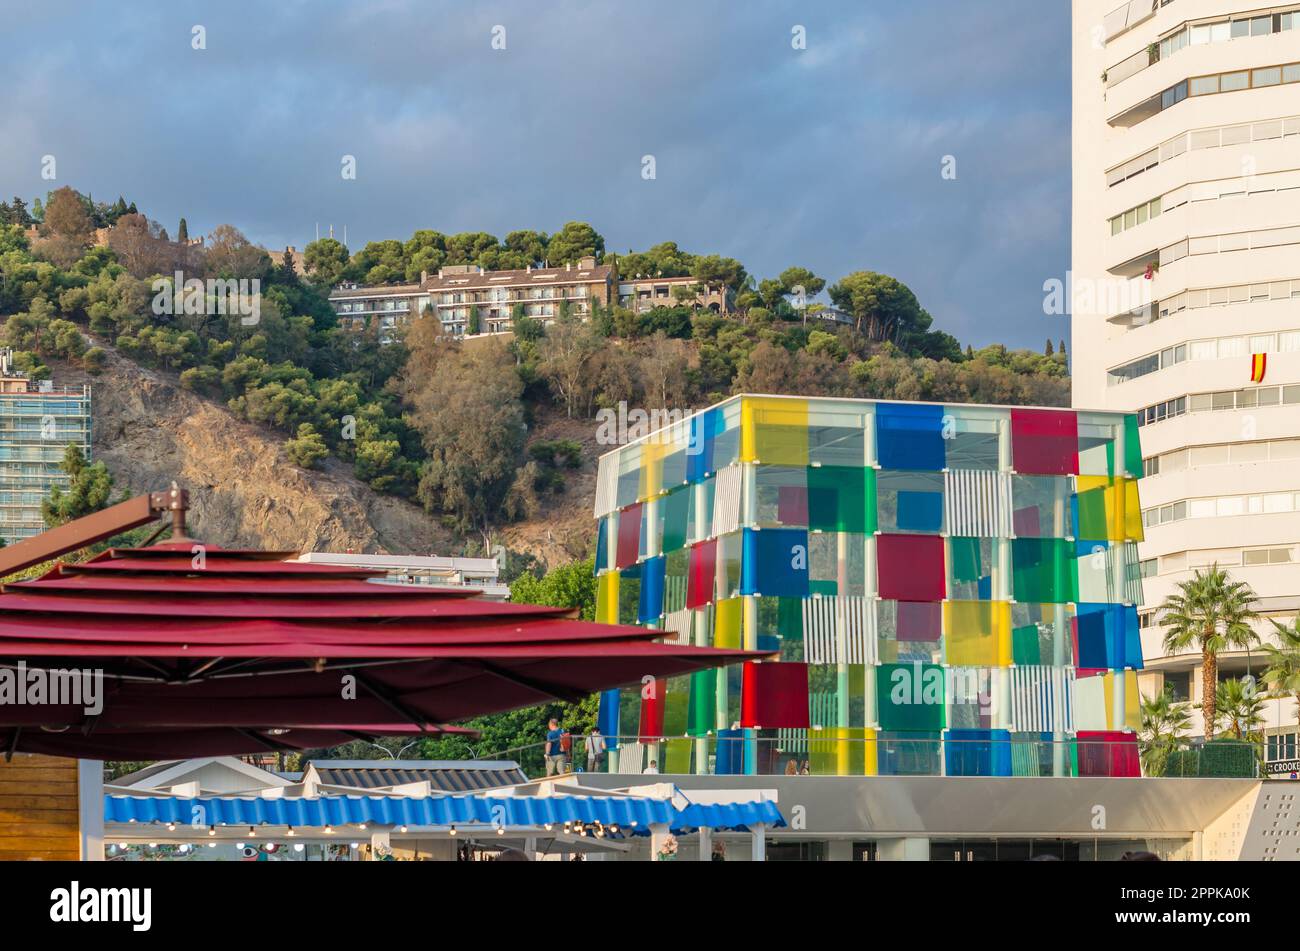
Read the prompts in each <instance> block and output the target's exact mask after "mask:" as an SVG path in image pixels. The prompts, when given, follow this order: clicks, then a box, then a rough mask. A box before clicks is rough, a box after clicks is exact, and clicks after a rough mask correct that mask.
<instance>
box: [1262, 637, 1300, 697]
mask: <svg viewBox="0 0 1300 951" xmlns="http://www.w3.org/2000/svg"><path fill="white" fill-rule="evenodd" d="M1270 620H1272V619H1271V618H1270ZM1272 623H1273V628H1274V629H1275V631H1276V632H1277V640H1278V643H1277V644H1265V645H1263V647H1264V655H1265V659H1266V661H1267V663H1268V666H1267V667H1266V668H1265V669H1264V674H1263V677H1262V678H1261V679H1262V680H1263V681H1264V683H1265V684H1267V685H1268V688H1269V690H1270V691H1271V692H1272V693H1273V694H1274V695H1275V696H1279V697H1287V696H1289V697H1294V698H1295V699H1296V702H1297V711H1300V617H1295V618H1292V619H1291V623H1290V624H1282V623H1280V622H1278V621H1273V622H1272Z"/></svg>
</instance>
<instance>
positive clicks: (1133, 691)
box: [1124, 670, 1142, 733]
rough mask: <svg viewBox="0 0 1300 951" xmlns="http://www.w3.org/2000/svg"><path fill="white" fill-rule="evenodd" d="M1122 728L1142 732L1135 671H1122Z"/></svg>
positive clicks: (1139, 697) (1140, 707) (1139, 699)
mask: <svg viewBox="0 0 1300 951" xmlns="http://www.w3.org/2000/svg"><path fill="white" fill-rule="evenodd" d="M1124 726H1125V727H1126V728H1127V729H1130V730H1132V731H1133V732H1134V733H1140V732H1141V731H1142V697H1141V695H1140V694H1139V693H1138V676H1137V671H1136V670H1126V671H1124Z"/></svg>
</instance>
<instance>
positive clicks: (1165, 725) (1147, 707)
mask: <svg viewBox="0 0 1300 951" xmlns="http://www.w3.org/2000/svg"><path fill="white" fill-rule="evenodd" d="M1187 707H1188V705H1187V704H1186V703H1182V702H1180V701H1177V700H1175V699H1174V694H1173V691H1172V690H1170V689H1169V687H1168V686H1166V687H1165V689H1164V690H1163V691H1162V692H1161V693H1159V694H1157V695H1156V696H1154V697H1152V698H1151V699H1150V700H1143V701H1142V732H1141V733H1139V734H1138V742H1139V744H1140V745H1141V750H1142V753H1141V757H1142V771H1143V772H1144V773H1146V774H1147V775H1148V776H1163V775H1164V774H1165V766H1166V764H1167V763H1168V761H1169V756H1170V754H1172V753H1174V752H1175V751H1177V750H1178V749H1180V748H1181V747H1182V746H1183V735H1184V734H1185V733H1186V732H1187V728H1188V723H1189V721H1190V720H1191V718H1192V715H1191V714H1190V713H1189V712H1188V709H1187Z"/></svg>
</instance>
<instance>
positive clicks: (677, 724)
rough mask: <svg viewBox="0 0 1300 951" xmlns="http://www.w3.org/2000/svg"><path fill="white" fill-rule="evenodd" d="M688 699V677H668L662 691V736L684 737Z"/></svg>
mask: <svg viewBox="0 0 1300 951" xmlns="http://www.w3.org/2000/svg"><path fill="white" fill-rule="evenodd" d="M690 699H691V678H690V675H689V674H686V675H683V676H680V677H669V678H668V685H667V687H666V688H665V689H664V736H685V735H686V732H687V726H688V722H689V719H688V716H689V707H690Z"/></svg>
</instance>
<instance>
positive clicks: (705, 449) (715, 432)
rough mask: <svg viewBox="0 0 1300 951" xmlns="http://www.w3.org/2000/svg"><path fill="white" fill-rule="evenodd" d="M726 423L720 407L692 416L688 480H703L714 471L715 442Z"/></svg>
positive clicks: (687, 447)
mask: <svg viewBox="0 0 1300 951" xmlns="http://www.w3.org/2000/svg"><path fill="white" fill-rule="evenodd" d="M725 424H726V423H725V420H724V419H723V416H722V410H721V409H720V408H718V407H715V408H713V409H710V410H705V411H704V412H703V413H697V414H696V415H695V416H692V417H691V435H690V442H689V443H688V444H687V446H686V481H687V482H690V483H696V482H703V481H704V479H705V477H706V476H708V475H709V473H711V472H713V443H714V440H715V439H717V437H718V436H719V435H720V434H721V433H722V429H723V426H724V425H725Z"/></svg>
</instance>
